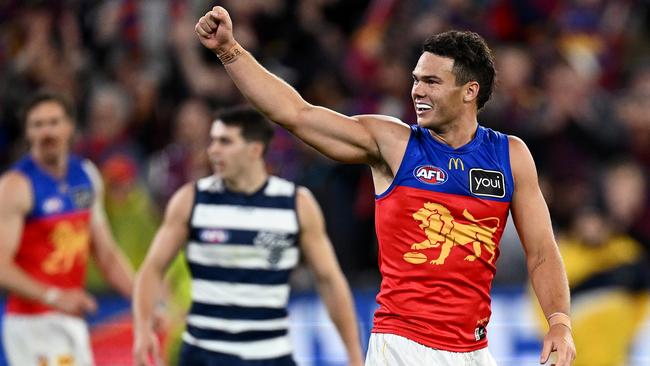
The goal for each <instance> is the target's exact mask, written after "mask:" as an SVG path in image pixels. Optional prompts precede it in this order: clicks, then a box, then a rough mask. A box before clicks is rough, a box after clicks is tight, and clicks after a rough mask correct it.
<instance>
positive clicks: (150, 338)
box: [133, 183, 194, 366]
mask: <svg viewBox="0 0 650 366" xmlns="http://www.w3.org/2000/svg"><path fill="white" fill-rule="evenodd" d="M193 201H194V185H193V184H192V183H188V184H186V185H184V186H183V187H181V188H180V189H179V190H178V191H177V192H176V193H175V194H174V196H172V198H171V199H170V201H169V204H168V205H167V209H166V210H165V217H164V219H163V223H162V225H161V226H160V228H159V229H158V231H157V232H156V236H155V237H154V239H153V242H152V244H151V247H150V248H149V251H148V252H147V256H146V258H145V259H144V262H143V263H142V266H141V267H140V269H139V271H138V273H137V274H136V278H135V287H134V291H133V323H134V329H133V331H134V342H133V354H134V363H135V365H138V366H143V365H150V364H151V362H152V361H153V362H154V364H157V363H155V362H158V361H157V360H158V359H159V348H158V341H157V338H156V336H155V332H154V326H155V324H154V323H155V322H154V317H155V307H156V305H157V304H158V302H159V301H160V299H161V297H162V293H163V283H164V277H165V272H166V271H167V268H168V267H169V265H170V263H171V262H172V260H173V259H174V258H175V257H176V255H177V254H178V252H179V251H180V250H181V248H182V247H183V246H184V245H185V243H186V241H187V237H188V235H189V229H188V222H189V219H190V213H191V210H192V202H193Z"/></svg>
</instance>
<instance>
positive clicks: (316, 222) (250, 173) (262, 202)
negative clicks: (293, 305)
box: [134, 109, 362, 366]
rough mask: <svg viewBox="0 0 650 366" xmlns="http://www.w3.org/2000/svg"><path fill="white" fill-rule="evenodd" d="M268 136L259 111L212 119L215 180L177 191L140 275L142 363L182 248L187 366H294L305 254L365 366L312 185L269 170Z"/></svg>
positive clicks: (137, 301) (138, 352) (153, 352)
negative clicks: (188, 301) (292, 299)
mask: <svg viewBox="0 0 650 366" xmlns="http://www.w3.org/2000/svg"><path fill="white" fill-rule="evenodd" d="M272 135H273V129H272V127H271V125H270V124H269V123H268V122H267V121H266V120H265V119H264V117H263V116H262V115H260V114H259V113H257V112H256V111H254V110H253V109H234V110H230V111H226V112H224V113H223V114H222V115H221V117H220V118H219V119H217V120H216V121H215V122H214V123H213V125H212V129H211V132H210V136H211V139H212V141H211V143H210V146H209V147H208V154H209V157H210V161H211V163H212V165H213V169H214V172H215V174H214V175H212V176H210V177H207V178H203V179H199V180H198V181H197V182H192V183H188V184H186V185H185V186H183V187H182V188H180V189H179V190H178V191H177V192H176V193H175V194H174V196H173V197H172V198H171V200H170V202H169V204H168V207H167V210H166V213H165V218H164V221H163V224H162V227H161V228H160V229H159V230H158V233H157V234H156V237H155V238H154V241H153V244H152V246H151V248H150V250H149V253H148V254H147V258H146V259H145V262H144V264H143V265H142V268H141V269H140V270H139V272H138V275H137V279H136V291H135V297H134V316H135V345H134V354H135V359H136V363H137V365H149V364H150V361H152V359H154V360H155V359H158V358H159V355H158V349H157V348H158V346H157V341H156V337H155V335H154V331H153V322H152V319H151V318H152V312H153V310H154V308H155V304H156V299H159V298H160V296H161V292H162V284H163V276H164V274H165V271H166V270H167V268H168V266H169V264H170V263H171V261H172V260H173V259H174V257H176V255H177V254H178V253H179V251H180V250H181V249H183V248H184V249H185V251H186V257H187V261H188V264H189V267H190V272H191V274H192V306H191V309H190V311H189V315H188V317H187V328H186V331H185V333H184V334H183V341H184V343H183V348H182V349H181V354H180V364H181V365H188V366H190V365H191V366H201V365H227V366H237V365H256V366H282V365H295V363H294V361H293V358H292V354H291V353H292V351H291V342H290V338H289V336H288V328H289V319H288V317H287V301H288V297H289V284H288V281H289V274H290V272H291V270H292V269H293V267H294V266H295V265H296V264H297V263H298V259H299V257H300V254H299V253H300V250H302V253H303V254H304V256H305V258H306V260H307V262H308V264H309V265H310V266H311V268H312V269H313V271H314V272H315V275H316V279H317V284H318V289H319V291H320V294H321V296H322V297H323V300H324V302H325V305H326V307H327V310H328V311H329V314H330V316H331V317H332V320H333V321H334V324H335V325H336V327H337V329H338V331H339V333H340V335H341V338H342V339H343V342H344V343H345V346H346V348H347V351H348V356H349V360H350V365H355V366H360V365H361V364H362V355H361V347H360V344H359V333H358V329H357V320H356V316H355V313H354V308H353V303H352V296H351V293H350V289H349V287H348V285H347V282H346V281H345V278H344V277H343V274H342V272H341V270H340V268H339V265H338V262H337V260H336V257H335V255H334V252H333V249H332V246H331V244H330V242H329V238H328V237H327V234H326V232H325V225H324V222H323V216H322V213H321V210H320V207H319V206H318V204H317V203H316V200H315V199H314V198H313V196H312V195H311V193H310V192H309V191H308V190H307V189H306V188H304V187H296V186H295V185H294V184H293V183H291V182H289V181H286V180H284V179H281V178H278V177H275V176H269V175H268V173H267V172H266V168H265V163H264V154H265V152H266V150H267V147H268V144H269V142H270V140H271V137H272ZM298 243H299V246H298Z"/></svg>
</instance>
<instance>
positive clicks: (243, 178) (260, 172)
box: [223, 163, 269, 194]
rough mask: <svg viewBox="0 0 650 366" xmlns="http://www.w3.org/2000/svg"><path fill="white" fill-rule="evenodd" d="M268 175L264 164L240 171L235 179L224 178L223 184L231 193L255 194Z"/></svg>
mask: <svg viewBox="0 0 650 366" xmlns="http://www.w3.org/2000/svg"><path fill="white" fill-rule="evenodd" d="M268 176H269V175H268V173H267V172H266V168H265V167H264V164H263V163H262V164H260V165H257V164H255V166H252V167H251V168H250V169H247V170H246V171H242V172H241V174H239V175H238V176H236V177H232V178H224V179H223V182H224V184H225V186H226V188H228V190H230V191H232V192H239V193H244V194H252V193H255V192H257V191H258V190H259V189H260V188H262V186H263V185H264V184H265V183H266V180H267V179H268Z"/></svg>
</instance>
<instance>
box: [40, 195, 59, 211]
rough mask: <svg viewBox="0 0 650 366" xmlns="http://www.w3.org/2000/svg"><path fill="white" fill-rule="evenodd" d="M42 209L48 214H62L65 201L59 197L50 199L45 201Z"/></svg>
mask: <svg viewBox="0 0 650 366" xmlns="http://www.w3.org/2000/svg"><path fill="white" fill-rule="evenodd" d="M41 208H42V209H43V212H44V213H46V214H52V213H56V212H61V211H63V200H61V198H59V197H50V198H48V199H46V200H45V201H43V206H42V207H41Z"/></svg>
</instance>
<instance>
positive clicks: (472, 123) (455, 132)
mask: <svg viewBox="0 0 650 366" xmlns="http://www.w3.org/2000/svg"><path fill="white" fill-rule="evenodd" d="M477 128H478V122H477V121H476V116H474V118H471V119H470V118H468V119H460V120H456V121H454V122H452V123H450V124H447V125H445V126H442V127H441V128H435V129H433V128H432V129H430V130H431V135H432V136H433V137H434V138H435V139H437V140H439V141H440V142H442V143H444V144H446V145H448V146H450V147H451V148H454V149H457V148H459V147H461V146H463V145H466V144H468V143H469V142H470V141H472V139H473V138H474V136H475V135H476V129H477Z"/></svg>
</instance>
